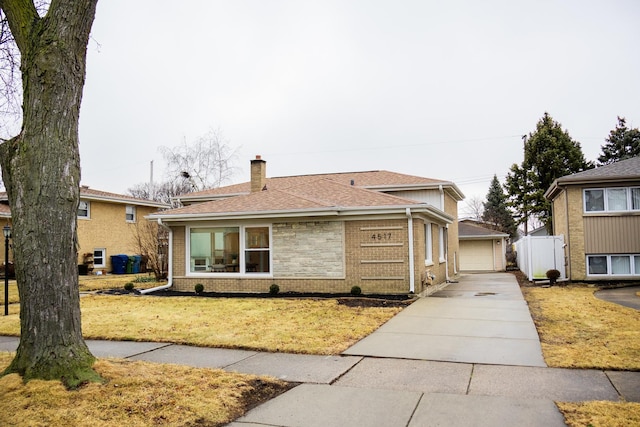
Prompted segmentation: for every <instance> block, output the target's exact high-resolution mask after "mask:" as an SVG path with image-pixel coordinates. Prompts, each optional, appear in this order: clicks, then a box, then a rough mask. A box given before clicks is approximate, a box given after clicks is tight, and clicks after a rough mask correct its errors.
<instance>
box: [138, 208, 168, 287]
mask: <svg viewBox="0 0 640 427" xmlns="http://www.w3.org/2000/svg"><path fill="white" fill-rule="evenodd" d="M158 225H159V226H160V227H162V228H164V229H166V230H168V231H169V246H168V247H169V259H168V260H167V266H168V268H167V270H168V271H167V284H166V285H162V286H156V287H155V288H149V289H143V290H141V291H140V294H142V295H144V294H148V293H151V292H155V291H161V290H163V289H167V288H170V287H171V286H173V230H171V227H167V226H166V225H165V224H163V223H162V219H161V218H158Z"/></svg>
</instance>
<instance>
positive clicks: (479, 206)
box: [465, 196, 484, 221]
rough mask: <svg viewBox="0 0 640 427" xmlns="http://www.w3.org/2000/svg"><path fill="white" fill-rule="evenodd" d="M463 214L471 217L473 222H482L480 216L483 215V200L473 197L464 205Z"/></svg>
mask: <svg viewBox="0 0 640 427" xmlns="http://www.w3.org/2000/svg"><path fill="white" fill-rule="evenodd" d="M465 213H466V214H467V215H469V216H470V217H471V219H473V220H474V221H482V214H483V213H484V199H482V198H480V197H478V196H473V197H472V198H470V199H468V200H467V201H466V203H465Z"/></svg>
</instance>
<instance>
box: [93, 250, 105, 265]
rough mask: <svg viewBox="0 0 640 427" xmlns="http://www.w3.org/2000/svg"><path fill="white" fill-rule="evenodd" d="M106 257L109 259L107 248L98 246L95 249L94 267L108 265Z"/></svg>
mask: <svg viewBox="0 0 640 427" xmlns="http://www.w3.org/2000/svg"><path fill="white" fill-rule="evenodd" d="M105 259H107V250H106V249H105V248H98V249H94V250H93V266H94V267H106V265H105Z"/></svg>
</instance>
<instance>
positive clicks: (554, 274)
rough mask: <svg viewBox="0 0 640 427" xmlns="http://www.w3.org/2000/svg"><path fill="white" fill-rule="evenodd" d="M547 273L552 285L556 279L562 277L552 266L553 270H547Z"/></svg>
mask: <svg viewBox="0 0 640 427" xmlns="http://www.w3.org/2000/svg"><path fill="white" fill-rule="evenodd" d="M546 275H547V279H549V282H550V283H551V284H552V285H553V284H554V283H556V280H558V279H559V278H560V272H559V271H558V270H556V269H554V268H552V269H551V270H547V273H546Z"/></svg>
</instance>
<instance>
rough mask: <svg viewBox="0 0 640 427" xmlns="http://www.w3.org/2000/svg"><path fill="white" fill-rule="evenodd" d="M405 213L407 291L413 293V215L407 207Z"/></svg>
mask: <svg viewBox="0 0 640 427" xmlns="http://www.w3.org/2000/svg"><path fill="white" fill-rule="evenodd" d="M406 213H407V225H408V227H409V292H411V293H414V292H415V290H416V286H415V281H416V272H415V271H414V268H415V265H414V264H415V262H414V259H413V217H412V216H411V208H407V209H406Z"/></svg>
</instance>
